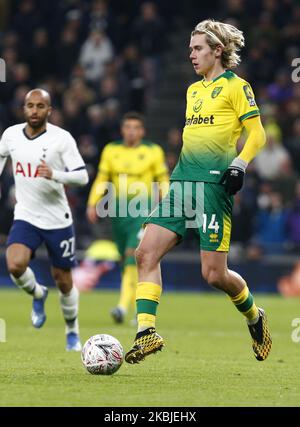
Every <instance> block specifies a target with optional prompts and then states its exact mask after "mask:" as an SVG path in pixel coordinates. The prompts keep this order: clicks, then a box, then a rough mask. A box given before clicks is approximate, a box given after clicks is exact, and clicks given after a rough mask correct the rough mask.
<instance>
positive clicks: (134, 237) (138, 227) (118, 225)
mask: <svg viewBox="0 0 300 427" xmlns="http://www.w3.org/2000/svg"><path fill="white" fill-rule="evenodd" d="M111 221H112V234H113V239H114V241H115V243H116V245H117V247H118V251H119V253H120V255H121V257H122V258H124V255H125V252H126V250H127V249H135V248H136V247H137V246H138V244H139V243H140V238H141V233H142V225H143V223H144V222H145V217H143V216H139V217H137V218H131V217H130V216H127V217H118V218H111ZM132 263H134V261H133V262H132Z"/></svg>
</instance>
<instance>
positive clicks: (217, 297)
mask: <svg viewBox="0 0 300 427" xmlns="http://www.w3.org/2000/svg"><path fill="white" fill-rule="evenodd" d="M117 297H118V295H117V293H115V292H104V291H98V292H93V293H89V294H84V295H82V296H81V304H80V323H81V337H82V341H83V342H84V341H85V340H86V339H87V338H89V337H90V336H91V335H94V334H97V333H108V334H111V335H113V336H115V337H116V338H118V339H119V340H120V341H121V343H122V344H123V347H124V350H125V351H126V350H127V349H128V348H129V346H130V344H131V342H132V339H133V337H134V335H135V328H134V327H133V326H130V324H129V322H127V323H126V324H125V325H114V324H113V323H112V320H111V319H110V317H109V314H108V313H109V310H110V308H111V307H113V306H114V305H115V303H116V300H117ZM256 301H257V303H258V305H261V306H263V307H264V308H265V309H266V312H267V314H268V317H269V322H270V326H271V329H272V335H273V350H272V352H271V355H270V357H269V359H268V360H266V361H265V362H258V361H256V359H255V358H254V356H253V354H252V349H251V340H250V335H249V333H248V330H247V327H246V324H245V321H244V319H243V318H242V316H241V315H240V314H239V313H238V312H237V311H236V310H235V308H234V307H233V306H232V304H231V303H230V301H229V300H228V298H227V297H226V296H224V295H223V294H215V293H214V294H200V293H199V294H188V293H165V294H164V295H163V297H162V301H161V305H160V308H159V317H158V322H157V329H158V332H159V333H160V334H161V335H162V336H163V337H164V338H165V340H166V348H165V349H164V351H163V352H161V353H159V354H155V355H152V356H150V357H149V358H147V359H146V360H145V361H144V362H142V363H140V364H139V365H127V364H126V363H125V362H124V363H123V365H122V366H121V368H120V370H119V371H118V372H117V373H116V374H115V375H112V376H93V375H90V374H89V373H87V372H86V371H85V370H84V368H83V366H82V364H81V360H80V354H79V353H72V354H70V353H67V352H66V351H65V349H64V346H65V336H64V325H63V320H62V316H61V313H60V309H59V305H58V295H57V293H56V292H55V291H51V292H50V295H49V298H48V301H47V316H48V318H47V322H46V324H45V325H44V327H43V328H42V329H41V330H35V329H34V328H33V327H32V326H31V324H30V320H29V313H30V310H31V300H30V298H29V297H28V296H27V295H25V294H23V293H22V292H20V291H17V290H16V291H13V290H1V291H0V310H1V311H0V318H2V319H4V320H5V321H6V325H7V341H6V342H5V343H0V378H1V381H0V406H178V407H179V406H299V405H300V375H299V370H300V368H299V357H300V342H299V343H298V344H297V343H295V342H293V341H292V339H291V333H292V330H293V329H292V326H291V322H292V320H293V319H294V318H300V304H299V300H298V299H283V298H281V297H279V296H275V295H274V296H269V295H258V296H257V297H256Z"/></svg>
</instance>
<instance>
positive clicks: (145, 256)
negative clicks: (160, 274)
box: [135, 248, 158, 269]
mask: <svg viewBox="0 0 300 427" xmlns="http://www.w3.org/2000/svg"><path fill="white" fill-rule="evenodd" d="M135 259H136V263H137V266H138V268H139V269H142V268H151V267H153V266H155V264H157V262H158V260H157V259H156V256H155V253H154V252H152V251H146V250H144V249H142V248H137V249H136V251H135Z"/></svg>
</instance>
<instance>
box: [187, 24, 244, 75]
mask: <svg viewBox="0 0 300 427" xmlns="http://www.w3.org/2000/svg"><path fill="white" fill-rule="evenodd" d="M195 34H206V41H207V44H208V45H209V46H210V48H211V49H215V48H216V47H217V46H220V45H221V46H222V55H221V62H222V65H223V67H224V68H234V67H236V66H237V65H238V64H239V63H240V62H241V58H240V55H238V53H237V52H238V51H239V50H240V49H241V48H242V47H243V46H244V45H245V39H244V35H243V32H242V31H240V30H238V29H237V28H236V27H234V26H233V25H231V24H225V23H224V22H218V21H214V20H213V19H206V20H205V21H201V22H199V24H197V25H196V27H195V29H194V30H193V31H192V34H191V35H192V36H194V35H195Z"/></svg>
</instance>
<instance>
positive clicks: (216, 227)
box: [202, 214, 220, 234]
mask: <svg viewBox="0 0 300 427" xmlns="http://www.w3.org/2000/svg"><path fill="white" fill-rule="evenodd" d="M202 216H203V225H202V230H203V233H206V231H207V230H214V232H215V233H216V234H218V231H219V228H220V227H219V223H218V221H216V214H212V215H211V218H210V222H209V218H207V214H202ZM208 223H209V224H208ZM207 224H208V225H207Z"/></svg>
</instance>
